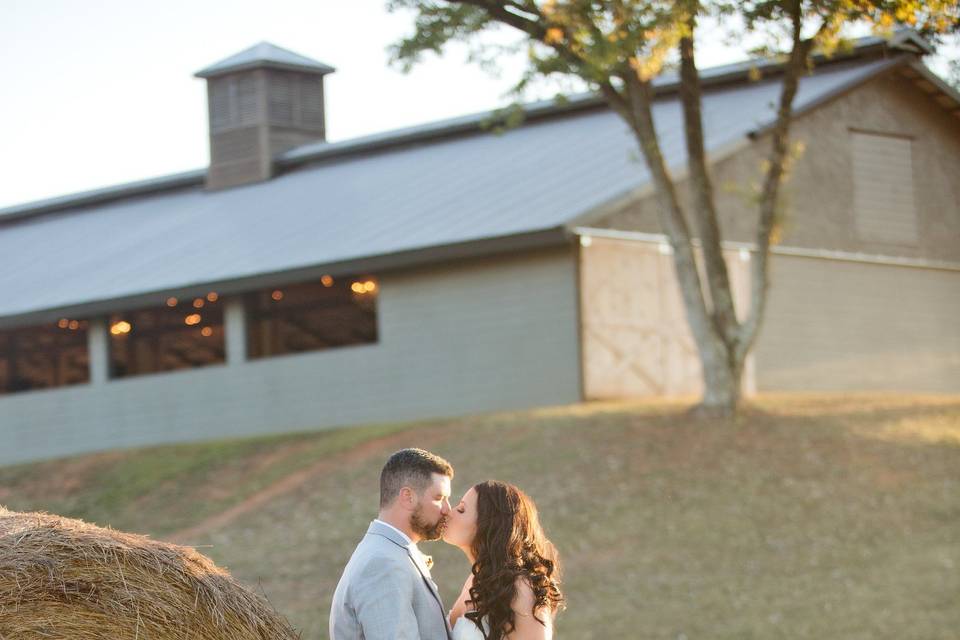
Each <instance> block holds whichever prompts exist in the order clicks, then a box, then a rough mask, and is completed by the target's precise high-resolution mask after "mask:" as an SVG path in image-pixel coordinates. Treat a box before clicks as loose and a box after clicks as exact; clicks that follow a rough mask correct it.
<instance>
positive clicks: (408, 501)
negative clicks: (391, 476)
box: [397, 487, 417, 509]
mask: <svg viewBox="0 0 960 640" xmlns="http://www.w3.org/2000/svg"><path fill="white" fill-rule="evenodd" d="M397 499H398V500H399V501H400V504H402V505H403V506H404V507H406V508H408V509H413V508H414V507H416V506H417V494H416V493H414V491H413V489H411V488H410V487H401V488H400V495H399V497H398V498H397Z"/></svg>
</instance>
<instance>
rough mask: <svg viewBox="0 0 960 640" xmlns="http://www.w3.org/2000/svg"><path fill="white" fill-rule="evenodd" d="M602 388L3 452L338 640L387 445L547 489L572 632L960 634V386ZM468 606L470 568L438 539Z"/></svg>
mask: <svg viewBox="0 0 960 640" xmlns="http://www.w3.org/2000/svg"><path fill="white" fill-rule="evenodd" d="M684 410H685V406H684V405H683V404H681V403H668V402H643V403H596V404H586V405H577V406H569V407H556V408H550V409H543V410H537V411H528V412H516V413H503V414H496V415H487V416H478V417H470V418H463V419H457V420H442V421H431V422H424V423H416V424H391V425H372V426H367V427H359V428H351V429H344V430H336V431H324V432H316V433H309V434H295V435H289V436H284V437H272V438H267V439H254V440H242V441H229V442H216V443H210V444H200V445H186V446H176V447H158V448H151V449H144V450H139V451H133V452H116V453H106V454H97V455H91V456H83V457H77V458H71V459H67V460H59V461H52V462H46V463H38V464H31V465H20V466H14V467H0V504H4V505H6V506H7V507H8V508H11V509H16V510H47V511H51V512H55V513H60V514H63V515H69V516H74V517H80V518H83V519H86V520H89V521H93V522H96V523H98V524H101V525H110V526H112V527H114V528H118V529H124V530H128V531H135V532H141V533H148V534H150V535H152V536H154V537H157V538H161V539H173V540H176V541H179V542H183V543H186V544H191V545H194V546H197V547H198V548H199V549H200V550H201V551H202V552H204V553H206V554H207V555H209V556H211V557H212V558H213V559H214V560H215V561H216V562H217V563H219V564H221V565H224V566H226V567H228V568H229V569H230V570H231V571H232V572H233V573H234V574H235V575H236V576H237V577H238V578H240V579H241V580H243V581H245V582H247V583H248V584H250V585H253V586H255V587H256V588H258V589H260V590H262V591H263V592H264V593H265V594H266V596H267V597H268V598H269V599H270V601H271V602H272V603H273V605H274V606H275V607H276V608H277V609H279V610H280V611H281V612H283V613H284V614H285V615H287V616H288V617H289V618H290V620H291V622H293V623H294V624H295V625H296V626H297V627H298V628H299V629H301V630H302V632H303V637H304V638H305V639H320V638H326V637H327V633H326V625H327V614H328V609H329V604H330V597H331V595H332V592H333V589H334V587H335V585H336V582H337V579H338V578H339V574H340V570H341V568H342V565H343V564H344V563H345V562H346V560H347V558H348V557H349V554H350V552H351V551H352V549H353V547H354V546H355V544H356V543H357V541H358V539H359V538H360V536H362V534H363V532H364V531H365V529H366V526H367V524H368V523H369V521H370V520H371V519H372V518H373V517H374V516H375V510H376V503H377V479H378V474H379V470H380V466H381V465H382V463H383V461H384V459H385V458H386V456H388V455H389V454H390V453H392V452H393V451H395V450H397V449H399V448H401V447H405V446H420V447H425V448H428V449H430V450H433V451H435V452H437V453H439V454H441V455H443V456H445V457H446V458H448V459H449V460H450V461H451V462H452V463H453V464H454V465H455V467H456V469H457V476H456V478H455V479H454V483H453V485H454V494H455V496H456V497H459V495H460V494H462V493H463V491H465V490H466V489H467V488H468V487H469V486H470V485H471V484H472V483H474V482H476V481H479V480H481V479H485V478H490V477H492V478H497V479H501V480H506V481H510V482H515V483H517V484H518V485H520V486H521V487H523V488H524V489H525V490H526V491H527V492H528V493H530V494H531V495H532V496H533V498H534V499H535V500H536V501H537V503H538V505H539V507H540V509H541V512H542V519H543V521H544V525H545V527H546V529H547V533H548V535H550V537H551V538H552V539H553V540H554V542H555V543H556V544H557V546H558V547H559V548H560V550H561V553H562V554H563V558H564V561H565V566H566V577H565V582H564V584H565V591H566V594H567V596H568V600H569V609H568V610H567V611H566V612H565V613H564V614H563V615H562V616H561V618H560V620H559V623H558V631H559V634H558V635H559V637H561V638H571V639H580V638H630V639H632V638H638V639H639V638H651V639H653V638H656V639H669V640H678V639H681V638H687V639H695V638H721V639H727V638H729V639H734V638H736V639H738V640H739V639H745V638H758V639H759V638H763V639H768V638H818V639H822V638H831V639H854V638H857V639H859V638H863V639H867V638H870V639H875V638H897V639H908V638H911V639H912V638H916V639H918V640H920V639H923V640H933V639H940V638H942V639H947V638H954V639H955V638H960V397H917V396H877V395H854V396H845V397H837V396H764V397H761V398H758V399H757V400H756V402H755V404H754V405H753V406H752V407H751V408H750V409H749V410H748V411H747V412H745V414H744V415H743V416H742V417H741V418H739V419H738V420H737V421H736V422H733V423H724V422H711V421H696V420H692V419H690V418H687V417H686V416H685V414H684ZM422 549H423V550H424V551H425V552H426V553H430V554H432V555H433V556H434V559H435V561H436V566H435V568H434V577H435V578H436V580H437V582H438V583H439V585H440V587H441V590H442V592H443V595H444V599H445V602H446V603H447V604H448V605H449V604H450V603H452V600H453V598H454V597H455V595H456V593H457V592H458V591H459V588H460V586H461V584H462V581H463V579H464V577H465V575H466V572H467V570H468V568H467V565H466V561H465V560H464V558H463V557H462V555H461V554H460V552H459V551H457V550H455V549H452V548H450V547H446V546H445V545H443V544H442V543H434V544H424V545H423V546H422Z"/></svg>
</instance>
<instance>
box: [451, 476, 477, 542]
mask: <svg viewBox="0 0 960 640" xmlns="http://www.w3.org/2000/svg"><path fill="white" fill-rule="evenodd" d="M476 534H477V491H476V489H474V488H473V487H470V489H469V490H468V491H467V492H466V493H465V494H463V498H461V499H460V502H459V503H458V504H457V505H456V506H455V507H454V508H453V509H452V510H451V511H450V516H449V518H448V519H447V526H446V528H445V529H444V530H443V541H444V542H446V543H447V544H452V545H454V546H456V547H460V548H469V547H470V546H471V545H472V544H473V537H474V536H475V535H476Z"/></svg>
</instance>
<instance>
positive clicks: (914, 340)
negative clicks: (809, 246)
mask: <svg viewBox="0 0 960 640" xmlns="http://www.w3.org/2000/svg"><path fill="white" fill-rule="evenodd" d="M772 278H773V285H772V288H771V290H770V302H769V304H768V307H767V315H766V319H765V322H764V326H763V329H762V331H761V334H760V338H759V341H758V344H757V347H756V352H755V354H756V361H757V383H758V387H759V389H760V390H761V391H847V390H849V391H856V390H887V389H888V390H896V391H915V392H943V393H957V392H960V271H954V270H949V269H923V268H917V267H903V266H894V265H881V264H868V263H863V262H854V261H843V260H828V259H819V258H802V257H792V256H774V258H773V261H772Z"/></svg>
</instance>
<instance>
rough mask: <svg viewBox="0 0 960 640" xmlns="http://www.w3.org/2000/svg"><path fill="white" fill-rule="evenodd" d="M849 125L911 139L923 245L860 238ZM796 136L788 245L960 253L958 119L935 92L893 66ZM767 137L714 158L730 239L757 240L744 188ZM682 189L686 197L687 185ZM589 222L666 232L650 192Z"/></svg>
mask: <svg viewBox="0 0 960 640" xmlns="http://www.w3.org/2000/svg"><path fill="white" fill-rule="evenodd" d="M851 129H856V130H859V131H867V132H873V133H885V134H894V135H898V136H908V137H909V138H910V139H911V140H912V165H913V167H912V174H913V190H914V194H915V210H916V213H917V217H918V220H917V222H918V232H919V233H918V235H919V241H918V242H917V243H916V244H906V243H904V244H895V243H878V242H867V241H864V240H862V239H860V238H859V237H858V235H857V232H856V227H855V224H854V218H853V203H854V186H853V163H852V155H853V154H852V148H851ZM792 137H793V140H795V141H801V142H802V143H803V144H804V145H805V151H804V154H803V156H802V157H801V158H800V159H799V160H798V161H797V163H796V165H795V167H794V170H793V174H792V176H791V178H790V181H789V182H788V183H787V184H786V186H785V189H784V194H785V199H784V202H785V204H786V217H785V225H784V233H783V235H782V238H781V241H780V242H781V244H783V245H786V246H796V247H808V248H818V249H831V250H838V251H850V252H863V253H869V254H877V255H893V256H903V257H911V258H923V259H927V260H943V261H950V262H960V119H957V118H956V117H954V116H952V115H950V114H949V113H948V112H947V111H946V110H945V109H943V108H942V107H941V106H939V105H938V104H937V103H936V101H935V100H934V98H933V97H931V96H929V95H927V94H925V93H924V92H923V91H921V90H920V89H918V88H917V87H916V86H915V85H913V84H912V82H911V81H909V80H908V79H907V78H905V77H903V76H902V75H900V73H899V72H894V73H891V74H887V75H885V76H882V77H879V78H875V79H873V80H871V81H869V82H867V83H865V84H863V85H861V86H859V87H857V88H855V89H853V90H851V91H849V92H847V93H846V94H843V95H841V96H839V97H837V98H835V99H834V100H832V101H830V102H828V103H826V104H824V105H821V106H820V107H818V108H816V109H814V110H812V111H811V112H809V113H807V114H804V115H801V116H800V117H798V119H797V120H796V121H795V123H794V125H793V129H792ZM769 145H770V140H769V136H764V137H761V138H760V139H759V140H758V141H756V142H754V143H751V144H749V146H747V147H746V148H744V149H742V150H740V151H738V152H736V153H734V154H733V155H731V156H729V157H728V158H726V159H724V160H721V161H718V162H717V163H716V164H714V165H713V167H712V176H713V180H714V185H715V188H716V193H717V205H718V208H719V211H720V215H721V224H722V229H723V234H724V237H725V238H726V239H729V240H737V241H746V242H751V241H752V240H753V229H754V228H755V224H756V216H757V214H756V207H755V206H754V205H752V204H749V203H748V202H747V201H746V199H745V198H746V196H745V195H744V193H745V192H744V189H746V188H748V187H749V185H750V184H751V183H757V184H759V182H760V178H761V175H762V174H761V171H760V166H761V163H762V162H763V160H764V158H765V156H766V154H767V152H768V149H769ZM680 193H681V194H682V195H683V198H684V201H685V202H688V201H689V199H688V198H687V197H686V196H687V191H686V189H685V188H681V189H680ZM585 226H590V227H604V228H612V229H624V230H634V231H643V232H649V233H660V232H661V230H660V227H659V224H658V223H657V216H656V210H655V205H654V201H653V198H652V197H647V198H643V199H642V200H640V201H639V202H635V203H631V204H629V205H626V206H624V207H622V208H621V209H619V210H617V211H615V212H613V213H610V214H608V215H606V216H604V217H602V218H601V219H599V220H592V221H589V222H587V223H586V224H585ZM774 286H776V284H775V285H774Z"/></svg>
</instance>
